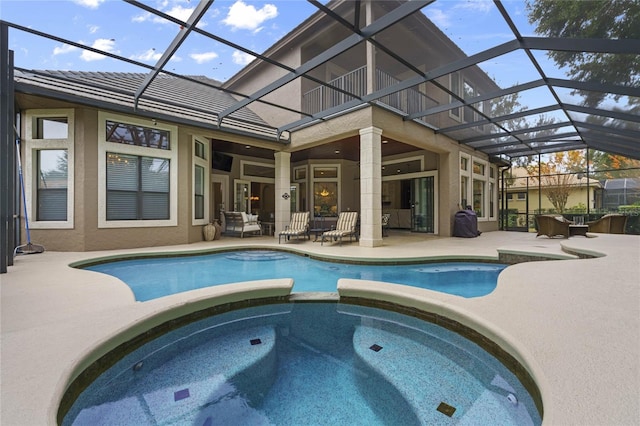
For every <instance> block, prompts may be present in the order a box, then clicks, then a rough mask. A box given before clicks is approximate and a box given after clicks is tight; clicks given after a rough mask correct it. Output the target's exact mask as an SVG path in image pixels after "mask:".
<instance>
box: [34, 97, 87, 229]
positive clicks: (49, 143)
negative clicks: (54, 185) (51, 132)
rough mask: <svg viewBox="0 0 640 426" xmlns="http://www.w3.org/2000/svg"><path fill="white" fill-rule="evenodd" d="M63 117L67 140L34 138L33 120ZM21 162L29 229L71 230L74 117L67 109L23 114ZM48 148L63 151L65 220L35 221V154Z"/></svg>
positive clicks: (72, 215)
mask: <svg viewBox="0 0 640 426" xmlns="http://www.w3.org/2000/svg"><path fill="white" fill-rule="evenodd" d="M59 117H66V118H67V137H66V138H64V139H35V138H34V136H35V135H36V132H35V131H34V128H33V126H34V120H36V119H38V118H59ZM25 123H26V124H25V138H24V142H25V147H24V148H25V149H24V152H25V159H24V170H23V178H24V186H25V194H27V196H26V197H25V198H26V208H27V212H28V215H29V227H30V228H31V229H73V227H74V216H75V214H74V199H75V186H74V180H75V179H74V176H75V171H74V164H75V161H74V145H75V132H74V130H75V116H74V110H73V109H71V108H60V109H30V110H27V111H26V120H25ZM48 149H60V150H66V151H67V220H64V221H62V220H61V221H38V220H36V219H37V216H36V205H37V204H36V202H35V200H36V199H37V193H38V185H37V179H38V176H37V174H38V151H40V150H48Z"/></svg>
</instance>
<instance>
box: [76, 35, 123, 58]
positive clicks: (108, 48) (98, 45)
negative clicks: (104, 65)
mask: <svg viewBox="0 0 640 426" xmlns="http://www.w3.org/2000/svg"><path fill="white" fill-rule="evenodd" d="M115 44H116V42H115V40H113V39H108V38H99V39H97V40H96V41H94V42H93V44H92V45H91V47H93V48H94V49H99V50H103V51H105V52H109V53H118V51H116V50H115ZM104 58H106V56H104V55H101V54H99V53H94V52H90V51H88V50H85V51H83V52H82V54H81V55H80V59H82V60H83V61H87V62H91V61H99V60H101V59H104Z"/></svg>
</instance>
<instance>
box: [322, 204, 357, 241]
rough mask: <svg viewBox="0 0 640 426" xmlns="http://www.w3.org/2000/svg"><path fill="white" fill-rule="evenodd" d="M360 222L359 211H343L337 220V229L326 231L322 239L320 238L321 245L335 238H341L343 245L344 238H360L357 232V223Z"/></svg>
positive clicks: (335, 239)
mask: <svg viewBox="0 0 640 426" xmlns="http://www.w3.org/2000/svg"><path fill="white" fill-rule="evenodd" d="M357 224H358V212H341V213H340V215H339V216H338V221H337V222H336V227H335V229H332V230H330V231H327V232H324V233H323V234H322V239H321V240H320V245H322V243H324V242H325V241H330V240H331V239H333V240H334V241H337V240H340V245H342V238H344V237H347V236H348V237H349V241H351V239H352V238H355V239H356V240H357V239H358V236H357V234H356V225H357Z"/></svg>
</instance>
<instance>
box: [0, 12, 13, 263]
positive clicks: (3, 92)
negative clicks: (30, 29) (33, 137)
mask: <svg viewBox="0 0 640 426" xmlns="http://www.w3.org/2000/svg"><path fill="white" fill-rule="evenodd" d="M0 73H1V75H0V216H1V219H0V273H2V274H4V273H6V272H7V268H8V266H11V265H13V247H14V246H15V233H14V220H13V215H14V213H15V183H16V179H15V177H16V176H15V166H16V162H15V161H16V152H15V145H14V143H13V141H14V136H15V135H14V134H13V120H14V85H13V52H12V51H10V50H9V27H8V25H6V24H4V23H0Z"/></svg>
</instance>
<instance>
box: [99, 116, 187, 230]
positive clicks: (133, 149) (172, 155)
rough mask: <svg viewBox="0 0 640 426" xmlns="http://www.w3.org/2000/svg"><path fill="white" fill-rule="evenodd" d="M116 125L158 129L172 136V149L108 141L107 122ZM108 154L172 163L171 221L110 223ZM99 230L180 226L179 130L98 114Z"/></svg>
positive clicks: (170, 137) (128, 117)
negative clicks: (162, 159) (108, 213)
mask: <svg viewBox="0 0 640 426" xmlns="http://www.w3.org/2000/svg"><path fill="white" fill-rule="evenodd" d="M107 120H109V121H115V122H119V123H127V124H133V125H138V126H144V127H155V128H157V129H161V130H165V131H168V132H169V149H157V148H148V147H142V146H135V145H125V144H121V143H116V142H107V141H106V122H107ZM107 152H112V153H117V154H126V155H135V156H140V157H153V158H164V159H168V160H169V162H170V164H171V169H170V171H169V219H162V220H109V221H108V220H107ZM98 182H99V184H98V228H152V227H159V226H178V128H177V127H176V126H171V125H169V124H165V123H161V122H159V121H156V120H151V119H143V118H136V117H130V116H126V115H119V114H113V113H110V112H106V111H98Z"/></svg>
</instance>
